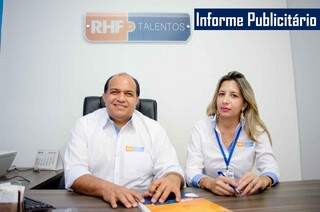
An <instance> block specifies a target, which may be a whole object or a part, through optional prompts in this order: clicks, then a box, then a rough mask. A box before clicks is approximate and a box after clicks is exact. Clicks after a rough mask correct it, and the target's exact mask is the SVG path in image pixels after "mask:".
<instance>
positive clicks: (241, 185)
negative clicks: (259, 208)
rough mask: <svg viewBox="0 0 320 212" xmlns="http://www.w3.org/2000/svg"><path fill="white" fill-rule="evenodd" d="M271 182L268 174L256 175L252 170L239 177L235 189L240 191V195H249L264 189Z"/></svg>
mask: <svg viewBox="0 0 320 212" xmlns="http://www.w3.org/2000/svg"><path fill="white" fill-rule="evenodd" d="M271 183H272V180H271V178H270V177H268V176H263V175H262V176H257V175H256V174H254V173H253V172H247V173H246V174H245V175H243V176H242V177H241V178H240V180H239V182H238V187H237V189H238V190H239V191H241V196H244V195H251V194H254V193H257V192H258V191H260V190H264V189H265V188H266V187H267V186H269V185H271Z"/></svg>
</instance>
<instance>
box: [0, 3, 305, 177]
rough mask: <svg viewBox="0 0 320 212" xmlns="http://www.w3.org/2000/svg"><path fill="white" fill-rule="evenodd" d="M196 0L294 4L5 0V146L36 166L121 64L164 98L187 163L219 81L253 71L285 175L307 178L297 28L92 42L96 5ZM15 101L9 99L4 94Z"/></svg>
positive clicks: (114, 8)
mask: <svg viewBox="0 0 320 212" xmlns="http://www.w3.org/2000/svg"><path fill="white" fill-rule="evenodd" d="M196 7H209V8H210V7H212V8H215V7H226V8H228V7H234V8H239V7H244V8H246V7H257V8H267V7H286V1H284V0H283V1H278V0H275V1H258V0H257V1H246V2H244V1H224V0H221V1H196V0H194V1H188V2H186V1H183V3H182V2H181V1H166V2H164V1H151V0H144V1H139V3H137V1H130V0H126V1H118V0H117V1H111V0H110V1H100V0H82V1H79V0H73V1H63V0H56V1H49V0H29V1H18V0H8V1H5V2H4V20H3V25H4V26H3V27H4V28H3V37H2V49H1V57H0V70H1V78H0V79H1V84H0V94H1V99H2V100H1V101H2V103H1V105H2V106H1V112H2V117H1V120H0V136H1V139H0V141H1V149H14V150H17V151H18V152H19V154H18V157H17V159H16V161H15V163H16V165H18V166H31V165H32V163H33V160H34V154H35V152H36V150H37V149H48V148H52V149H55V148H59V149H62V148H63V146H64V145H65V143H66V142H67V141H68V139H69V130H70V128H71V127H72V126H73V124H74V123H75V121H76V119H77V118H78V117H80V116H81V112H82V102H83V98H84V97H85V96H88V95H100V94H101V93H102V91H103V86H104V83H105V80H106V79H107V78H108V77H109V76H110V75H111V74H113V73H115V72H123V71H125V72H129V73H131V74H132V75H134V76H135V77H136V78H137V79H139V81H140V83H141V88H142V98H155V99H156V100H157V101H158V106H159V121H160V123H161V124H162V125H163V126H164V127H165V128H166V129H167V131H168V134H169V137H170V138H171V140H172V142H173V143H174V145H175V147H176V149H177V152H178V155H179V158H180V160H181V162H182V164H184V162H185V151H186V144H187V142H188V140H189V136H190V130H191V128H192V126H193V124H194V123H195V122H196V121H197V120H199V119H201V118H202V117H204V116H205V110H206V107H207V104H208V103H209V101H210V99H211V97H212V93H213V90H214V88H215V85H216V83H217V80H218V79H219V78H220V77H221V76H222V75H223V74H225V73H226V72H228V71H230V70H238V71H241V72H243V73H244V74H245V75H246V76H247V78H248V80H249V81H250V82H251V83H252V86H253V88H254V90H255V92H256V97H257V101H258V104H259V106H260V112H261V114H262V117H263V118H264V120H265V122H266V123H267V125H268V126H269V128H270V131H271V133H272V137H273V147H274V151H275V154H276V156H277V158H278V161H279V165H280V169H281V175H282V180H297V179H300V178H301V176H300V175H301V174H300V153H299V140H298V129H297V115H296V114H297V111H296V98H295V92H294V78H293V69H292V57H291V50H290V39H289V32H287V31H252V32H250V31H216V32H215V31H193V30H192V34H191V37H190V39H189V41H188V42H187V43H180V44H173V43H170V44H163V43H161V44H152V43H149V44H143V43H135V44H133V43H130V44H126V43H123V44H108V43H99V44H91V43H88V42H86V41H85V39H84V37H83V30H84V27H83V23H84V16H85V13H86V12H188V13H189V14H190V15H191V21H193V10H194V8H196ZM4 99H5V100H6V101H3V100H4Z"/></svg>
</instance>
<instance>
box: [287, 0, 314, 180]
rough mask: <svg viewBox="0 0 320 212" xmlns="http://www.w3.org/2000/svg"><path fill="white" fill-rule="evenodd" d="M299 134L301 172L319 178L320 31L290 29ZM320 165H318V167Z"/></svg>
mask: <svg viewBox="0 0 320 212" xmlns="http://www.w3.org/2000/svg"><path fill="white" fill-rule="evenodd" d="M288 7H292V8H305V7H307V8H320V2H319V1H318V0H306V1H297V0H289V1H288ZM290 37H291V46H292V57H293V65H294V76H295V84H296V94H297V108H298V120H299V122H298V123H299V134H300V151H301V173H302V178H303V179H306V180H308V179H320V169H319V168H318V167H319V165H318V160H317V158H318V156H319V153H320V142H319V138H320V136H319V120H320V114H319V112H317V109H318V107H319V105H320V93H319V88H318V84H319V79H320V72H319V67H320V60H319V59H320V58H319V49H320V31H292V32H290ZM315 167H317V168H315Z"/></svg>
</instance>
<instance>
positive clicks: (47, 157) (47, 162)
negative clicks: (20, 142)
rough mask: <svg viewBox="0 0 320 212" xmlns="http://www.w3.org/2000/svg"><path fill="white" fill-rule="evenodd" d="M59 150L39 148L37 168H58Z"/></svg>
mask: <svg viewBox="0 0 320 212" xmlns="http://www.w3.org/2000/svg"><path fill="white" fill-rule="evenodd" d="M58 160H59V151H57V150H38V152H37V155H36V160H35V162H34V169H35V170H57V164H58Z"/></svg>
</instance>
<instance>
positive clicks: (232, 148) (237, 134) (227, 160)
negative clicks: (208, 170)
mask: <svg viewBox="0 0 320 212" xmlns="http://www.w3.org/2000/svg"><path fill="white" fill-rule="evenodd" d="M241 129H242V126H240V127H239V129H238V131H237V133H236V137H235V138H234V140H233V141H232V143H231V147H230V153H229V158H227V156H226V153H225V152H224V150H223V147H222V144H221V141H220V138H219V135H218V133H217V130H216V129H215V128H214V134H215V135H216V139H217V142H218V144H219V147H220V151H221V153H222V155H223V159H224V162H225V163H226V166H227V167H226V169H228V167H229V164H230V161H231V157H232V154H233V152H234V149H235V147H236V144H237V141H238V138H239V135H240V132H241Z"/></svg>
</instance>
